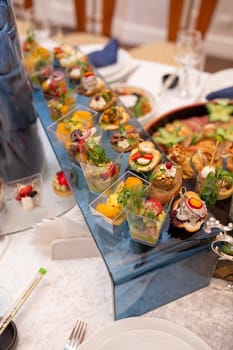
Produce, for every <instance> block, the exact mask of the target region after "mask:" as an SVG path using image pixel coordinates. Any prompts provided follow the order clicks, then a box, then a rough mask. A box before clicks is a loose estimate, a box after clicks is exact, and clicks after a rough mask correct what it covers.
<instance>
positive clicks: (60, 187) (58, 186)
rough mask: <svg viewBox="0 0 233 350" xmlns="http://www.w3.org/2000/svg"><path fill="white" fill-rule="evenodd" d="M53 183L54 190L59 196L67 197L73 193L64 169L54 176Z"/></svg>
mask: <svg viewBox="0 0 233 350" xmlns="http://www.w3.org/2000/svg"><path fill="white" fill-rule="evenodd" d="M72 174H73V173H72ZM73 178H74V176H73V175H72V180H73ZM52 185H53V190H54V192H55V193H56V194H57V195H59V196H62V197H67V196H70V195H71V194H72V192H71V189H70V186H69V184H68V182H67V179H66V177H65V174H64V172H63V171H59V172H57V173H56V174H55V175H54V176H53V179H52Z"/></svg>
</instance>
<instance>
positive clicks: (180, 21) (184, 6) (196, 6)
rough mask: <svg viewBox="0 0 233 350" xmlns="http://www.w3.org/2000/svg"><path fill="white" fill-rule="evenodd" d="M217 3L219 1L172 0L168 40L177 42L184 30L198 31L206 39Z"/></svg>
mask: <svg viewBox="0 0 233 350" xmlns="http://www.w3.org/2000/svg"><path fill="white" fill-rule="evenodd" d="M217 3H218V0H170V5H169V13H168V32H167V40H168V41H175V40H176V34H177V32H178V30H179V29H182V28H190V29H197V30H199V31H200V32H201V34H202V38H204V37H205V34H206V32H207V30H208V28H209V25H210V22H211V19H212V16H213V14H214V11H215V8H216V5H217Z"/></svg>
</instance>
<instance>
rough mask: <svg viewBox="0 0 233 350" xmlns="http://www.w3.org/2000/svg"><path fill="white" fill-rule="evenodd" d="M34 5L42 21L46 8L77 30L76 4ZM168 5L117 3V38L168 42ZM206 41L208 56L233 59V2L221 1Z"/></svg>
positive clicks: (51, 1)
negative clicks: (166, 40) (74, 5)
mask: <svg viewBox="0 0 233 350" xmlns="http://www.w3.org/2000/svg"><path fill="white" fill-rule="evenodd" d="M89 1H90V0H89ZM97 1H99V0H97ZM205 1H208V0H205ZM34 2H35V9H36V13H37V16H38V17H39V18H41V16H42V17H44V14H43V15H42V13H43V8H45V11H44V13H46V14H47V15H48V17H49V19H50V20H51V21H52V22H53V23H55V24H61V25H66V26H69V27H71V28H73V27H74V26H75V17H74V10H73V0H47V1H46V0H34ZM168 3H169V0H117V7H116V11H115V17H114V23H113V35H115V36H116V37H117V38H119V40H121V42H123V43H125V44H135V45H139V44H142V43H146V42H150V41H161V40H164V39H165V37H166V18H167V17H166V16H167V9H168ZM206 41H207V52H208V53H210V54H212V55H214V56H217V57H225V58H229V59H233V54H232V53H233V1H232V0H219V3H218V5H217V9H216V13H215V15H214V17H213V20H212V24H211V26H210V29H209V32H208V35H207V37H206Z"/></svg>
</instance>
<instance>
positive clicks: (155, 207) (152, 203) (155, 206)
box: [145, 198, 163, 216]
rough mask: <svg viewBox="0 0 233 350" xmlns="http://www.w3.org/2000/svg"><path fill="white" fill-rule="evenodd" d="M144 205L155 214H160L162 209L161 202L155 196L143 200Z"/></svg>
mask: <svg viewBox="0 0 233 350" xmlns="http://www.w3.org/2000/svg"><path fill="white" fill-rule="evenodd" d="M145 207H146V209H147V210H151V211H153V212H154V214H155V215H156V216H157V215H160V214H161V213H162V211H163V207H162V204H161V203H160V201H159V200H158V199H155V198H151V199H147V200H146V202H145Z"/></svg>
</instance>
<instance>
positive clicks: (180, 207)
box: [170, 191, 208, 232]
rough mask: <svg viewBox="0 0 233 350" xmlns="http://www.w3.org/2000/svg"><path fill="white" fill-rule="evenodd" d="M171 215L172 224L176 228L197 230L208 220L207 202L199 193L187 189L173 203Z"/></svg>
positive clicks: (190, 230)
mask: <svg viewBox="0 0 233 350" xmlns="http://www.w3.org/2000/svg"><path fill="white" fill-rule="evenodd" d="M170 216H171V224H172V225H173V226H175V227H176V228H181V229H184V230H186V231H188V232H196V231H199V230H200V228H201V225H202V224H203V223H204V222H205V221H206V220H207V218H208V212H207V208H206V205H205V202H204V201H202V200H201V198H200V196H199V195H198V194H197V193H195V192H192V191H186V192H184V193H182V194H181V196H180V198H179V199H177V200H176V201H175V202H174V203H173V206H172V210H171V213H170Z"/></svg>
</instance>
